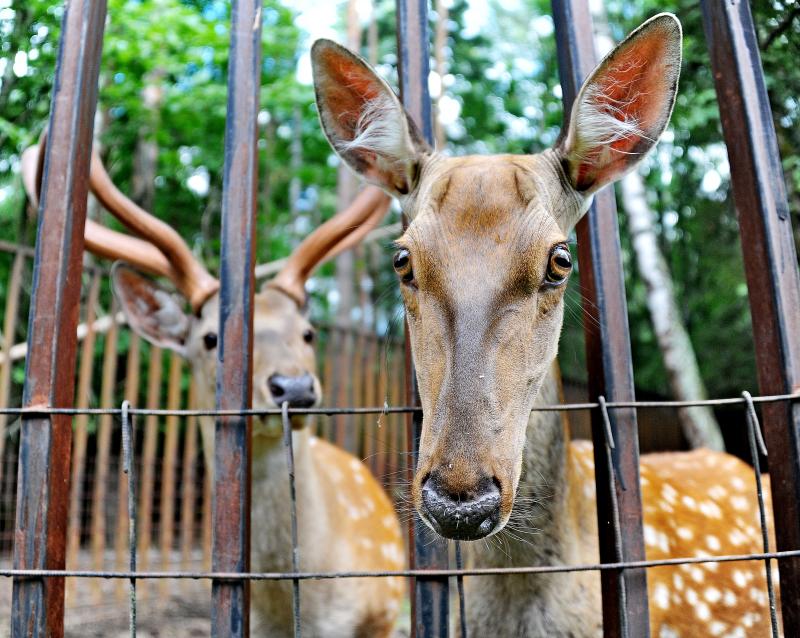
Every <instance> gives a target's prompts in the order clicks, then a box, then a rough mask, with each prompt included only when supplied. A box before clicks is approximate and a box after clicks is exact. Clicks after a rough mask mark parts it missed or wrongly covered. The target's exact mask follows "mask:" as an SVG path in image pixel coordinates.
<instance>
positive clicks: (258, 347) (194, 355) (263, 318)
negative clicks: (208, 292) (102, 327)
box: [114, 266, 321, 437]
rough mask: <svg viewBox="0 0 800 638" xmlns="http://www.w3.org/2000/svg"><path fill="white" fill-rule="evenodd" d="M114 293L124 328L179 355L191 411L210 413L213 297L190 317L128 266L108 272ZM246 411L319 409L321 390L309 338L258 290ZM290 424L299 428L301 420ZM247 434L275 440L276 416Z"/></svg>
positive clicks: (285, 299)
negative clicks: (191, 385) (192, 398)
mask: <svg viewBox="0 0 800 638" xmlns="http://www.w3.org/2000/svg"><path fill="white" fill-rule="evenodd" d="M114 289H115V292H116V293H117V296H118V298H119V299H120V301H121V303H122V306H123V309H124V310H125V313H126V315H127V317H128V321H129V323H130V324H131V326H132V327H133V328H134V329H135V330H137V332H139V333H140V334H142V335H143V336H144V337H145V338H146V339H148V340H149V341H150V342H151V343H153V344H154V345H157V346H161V347H167V348H170V349H172V350H175V351H176V352H178V353H180V354H181V355H183V356H184V357H185V358H186V359H187V360H188V361H189V363H190V364H191V366H192V372H193V374H194V379H195V383H196V384H197V388H196V395H197V398H198V407H201V408H206V409H212V408H213V407H214V400H215V394H216V378H217V357H218V352H217V349H218V347H219V343H218V341H219V296H218V295H217V294H214V295H213V296H212V297H211V298H209V300H208V301H206V302H205V303H204V304H203V306H202V307H201V308H200V311H199V312H198V313H197V314H196V315H187V314H184V312H183V303H182V302H181V300H179V299H177V298H176V297H175V296H173V295H172V294H170V293H169V292H167V291H166V290H164V289H162V288H160V287H159V285H158V284H157V283H156V282H154V281H153V280H151V279H148V278H145V277H143V276H142V275H140V274H138V273H137V272H136V271H134V270H133V269H131V268H129V267H119V266H118V267H116V268H115V269H114ZM253 333H254V340H253V362H252V363H253V407H254V408H255V409H259V408H262V409H269V408H278V407H280V406H281V405H282V404H283V403H284V402H287V403H289V406H290V407H293V408H308V407H312V406H315V405H317V404H318V403H319V401H320V397H321V388H320V382H319V378H318V377H317V374H316V357H315V353H314V348H315V340H316V333H315V331H314V328H313V327H312V326H311V324H310V323H309V321H308V319H307V318H306V316H305V314H304V313H303V312H302V310H301V309H300V308H299V307H298V305H297V303H296V302H295V301H294V299H292V298H291V297H289V296H288V295H287V294H285V293H284V292H282V291H280V290H278V289H275V288H272V287H270V286H269V285H266V286H265V287H264V288H263V289H262V290H261V291H260V292H259V293H258V294H257V295H255V298H254V309H253ZM293 424H294V425H295V426H296V427H299V426H301V425H302V424H303V418H302V417H301V416H296V417H293ZM253 429H254V434H256V435H265V436H271V437H276V436H280V433H281V423H280V418H279V417H274V418H257V419H256V420H255V421H254V428H253Z"/></svg>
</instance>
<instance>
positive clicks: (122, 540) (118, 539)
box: [114, 331, 142, 598]
mask: <svg viewBox="0 0 800 638" xmlns="http://www.w3.org/2000/svg"><path fill="white" fill-rule="evenodd" d="M141 345H142V340H141V338H140V337H139V335H137V334H136V333H135V332H133V331H131V332H130V341H129V342H128V357H127V361H126V363H125V400H126V401H127V402H128V403H129V404H132V405H136V402H137V401H138V397H139V362H140V351H141ZM124 461H125V459H124V455H123V453H122V450H120V457H119V471H118V473H117V529H116V531H115V536H114V555H115V564H116V566H117V569H119V570H122V569H125V565H126V564H127V562H126V556H127V552H126V548H127V542H128V492H129V490H130V489H131V485H130V480H129V479H130V477H129V476H128V475H127V474H126V473H125V462H124ZM123 585H124V583H123V582H122V581H121V580H120V581H118V582H117V598H121V597H122V596H124V594H125V592H124V589H123Z"/></svg>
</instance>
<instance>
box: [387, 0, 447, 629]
mask: <svg viewBox="0 0 800 638" xmlns="http://www.w3.org/2000/svg"><path fill="white" fill-rule="evenodd" d="M429 48H430V38H429V36H428V2H427V0H397V67H398V68H397V71H398V76H399V78H400V96H401V99H402V101H403V105H404V106H405V107H406V110H407V111H408V113H409V114H410V115H411V117H412V118H414V121H415V122H416V124H417V126H419V128H420V131H422V135H423V136H424V137H425V139H426V140H427V141H428V143H429V144H431V145H433V143H434V140H433V117H432V109H431V96H430V93H429V92H428V76H429V75H430V53H429ZM405 376H406V392H407V393H408V399H409V403H410V404H411V405H419V393H418V391H417V383H416V374H415V373H414V366H413V362H412V360H411V348H410V344H409V343H408V328H407V327H406V375H405ZM406 427H407V429H408V436H407V439H408V441H409V442H411V443H412V450H411V451H412V454H411V455H410V456H409V467H408V474H409V476H408V478H409V480H411V478H412V477H413V472H414V468H415V467H416V463H417V450H418V449H419V438H420V435H421V433H422V413H420V412H416V413H414V414H413V415H412V417H411V418H410V419H408V421H407V425H406ZM424 525H425V524H424V523H423V522H422V520H421V519H420V518H419V517H418V516H415V517H414V520H413V523H412V524H410V525H409V559H410V563H411V566H412V567H420V568H430V569H433V568H442V567H446V566H447V565H448V552H447V543H446V542H433V543H431V542H429V541H427V542H426V541H425V540H424V536H423V534H422V533H421V532H422V531H423V530H422V527H423V526H424ZM413 591H414V595H413V596H412V598H411V635H412V636H416V638H432V637H433V636H440V637H442V638H445V637H446V636H447V632H448V626H449V621H448V614H449V608H448V599H449V582H448V580H447V579H446V578H431V577H427V576H425V577H419V578H416V579H415V581H414V586H413Z"/></svg>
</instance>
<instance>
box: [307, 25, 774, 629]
mask: <svg viewBox="0 0 800 638" xmlns="http://www.w3.org/2000/svg"><path fill="white" fill-rule="evenodd" d="M312 62H313V65H314V75H315V85H316V93H317V105H318V108H319V112H320V119H321V122H322V126H323V128H324V130H325V133H326V135H327V136H328V139H329V140H330V142H331V144H332V146H333V148H334V149H335V150H336V152H337V153H338V154H339V155H340V156H341V157H342V159H343V160H344V161H345V162H347V163H348V164H349V165H350V167H351V168H352V169H353V170H355V171H356V172H357V173H359V174H360V175H362V176H363V177H365V178H366V179H367V180H368V181H370V182H372V183H374V184H377V185H379V186H381V187H382V188H383V189H384V190H386V191H387V192H388V193H390V194H391V195H393V196H395V197H397V198H398V199H399V201H400V203H401V205H402V207H403V210H404V212H405V213H406V215H407V216H408V217H409V219H410V220H411V222H410V224H409V226H408V229H407V230H406V232H405V233H404V234H403V235H402V236H401V237H400V238H399V239H398V240H397V246H398V251H397V253H396V254H395V256H394V268H395V270H396V271H397V274H398V276H399V279H400V288H401V291H402V295H403V300H404V303H405V308H406V317H407V319H408V326H409V330H410V336H411V344H412V349H413V358H414V364H415V366H416V373H417V380H418V384H419V392H420V398H421V401H422V407H423V412H424V418H423V425H422V436H421V440H420V446H419V457H418V463H417V468H416V474H415V478H414V481H413V484H412V487H411V496H412V498H413V502H414V505H415V508H416V510H417V512H418V513H419V515H420V517H421V518H422V519H423V520H424V521H425V523H426V524H427V525H428V526H429V527H430V528H431V529H432V530H434V531H435V532H437V533H438V534H440V535H442V536H444V537H446V538H452V539H462V540H473V541H476V540H479V539H484V538H487V537H490V536H492V535H494V534H498V535H499V537H498V538H499V539H501V541H502V542H494V543H493V542H491V541H490V542H487V543H483V542H480V543H470V547H469V554H470V562H471V564H472V565H474V566H479V567H490V566H523V565H557V564H570V563H573V564H574V563H593V562H597V560H598V546H597V521H596V502H595V491H594V478H593V471H594V468H593V455H592V448H591V444H588V443H586V442H571V441H570V439H569V436H568V433H567V431H566V428H565V426H564V425H562V422H561V419H560V418H559V417H558V416H557V414H555V413H551V412H533V413H532V412H531V409H532V408H533V407H534V406H535V405H537V403H538V404H540V405H542V404H550V403H557V402H558V384H557V376H556V374H555V372H554V368H553V366H554V360H555V358H556V353H557V350H558V338H559V333H560V330H561V324H562V318H563V312H564V301H563V297H564V289H565V284H566V281H567V279H568V278H569V275H570V272H571V270H572V258H571V256H570V252H569V250H568V248H567V245H566V241H567V236H568V234H569V233H570V231H571V229H572V228H573V226H574V225H575V224H576V222H577V221H578V220H579V219H580V217H581V216H582V215H583V214H584V213H585V212H586V211H587V209H588V208H589V205H590V203H591V200H592V196H593V194H594V193H595V192H597V191H598V190H599V189H600V188H602V187H604V186H606V185H608V184H610V183H612V182H614V181H615V180H617V179H619V178H620V177H621V176H622V175H623V174H625V173H626V172H627V171H629V170H631V169H632V168H633V167H634V166H635V165H636V164H637V163H638V162H639V161H640V160H641V159H642V157H644V155H645V154H646V153H647V152H648V151H649V150H650V149H651V148H652V147H653V146H654V145H655V144H656V141H657V140H658V138H659V136H660V135H661V133H662V132H663V130H664V128H665V127H666V126H667V122H668V121H669V117H670V114H671V111H672V107H673V104H674V101H675V94H676V91H677V86H678V75H679V72H680V63H681V27H680V23H679V22H678V20H677V19H676V18H675V16H673V15H670V14H661V15H658V16H656V17H654V18H652V19H651V20H649V21H647V22H646V23H645V24H643V25H642V26H641V27H639V28H638V29H637V30H636V31H634V32H633V33H632V34H631V35H630V36H629V37H628V38H627V39H625V40H624V41H623V42H622V43H621V44H619V45H618V46H617V48H616V49H615V50H614V51H612V52H611V53H610V54H609V55H608V56H607V57H606V58H605V59H604V60H603V61H602V62H601V63H600V64H599V66H598V67H597V68H596V69H595V70H594V71H593V73H592V74H591V75H590V76H589V78H588V79H587V81H586V82H585V84H584V85H583V87H582V89H581V91H580V93H579V95H578V97H577V99H576V100H575V104H574V106H573V107H572V111H571V113H570V115H569V117H568V118H567V119H566V125H565V128H564V130H563V131H562V134H561V136H560V137H559V139H558V141H557V143H556V145H555V146H554V147H553V148H551V149H549V150H546V151H544V152H542V153H538V154H536V155H516V156H512V155H493V156H468V157H446V156H444V155H441V154H438V153H437V152H435V151H434V150H433V149H431V148H430V147H429V146H428V145H427V144H426V143H425V142H424V141H423V139H422V136H421V135H420V133H419V131H418V129H417V127H416V126H415V125H414V122H413V121H412V120H411V118H410V117H409V115H408V114H407V113H406V112H405V111H404V109H403V107H402V105H401V104H400V101H399V100H398V99H397V97H396V96H395V94H394V92H393V91H392V90H391V89H390V88H389V86H388V85H387V84H386V83H385V82H384V81H383V80H382V79H380V78H379V77H378V76H377V75H376V73H375V72H374V71H373V70H372V69H371V68H370V67H369V65H368V64H367V63H366V62H365V61H364V60H362V59H361V58H359V57H358V56H356V55H354V54H352V53H350V52H349V51H347V50H346V49H344V48H342V47H341V46H339V45H337V44H335V43H333V42H330V41H327V40H319V41H317V42H316V43H315V45H314V48H313V51H312ZM641 486H642V494H643V499H644V538H645V543H646V550H647V556H648V558H650V559H658V558H665V557H684V556H692V557H693V556H705V555H710V554H734V553H747V552H752V551H760V550H761V546H760V534H759V525H758V516H757V505H756V495H755V489H754V485H753V474H752V470H751V469H750V468H749V467H748V466H747V465H746V464H745V463H742V462H741V461H739V460H737V459H736V458H734V457H732V456H729V455H726V454H722V453H716V452H711V451H708V450H697V451H694V452H689V453H673V454H653V455H646V456H643V457H642V461H641ZM518 493H519V494H520V495H521V496H520V498H519V499H518V501H519V502H518V503H517V506H516V507H515V498H516V495H517V494H518ZM509 521H513V529H514V530H522V532H519V531H517V533H516V534H514V533H508V532H505V531H504V528H506V526H507V525H508V524H509ZM520 533H523V534H524V537H520V536H519V534H520ZM775 573H776V574H777V570H775ZM648 578H649V592H650V618H651V625H652V634H653V635H654V636H661V637H674V636H691V637H696V636H741V637H744V636H756V635H758V636H763V635H767V634H768V632H769V609H768V603H767V593H766V588H765V577H764V567H763V563H761V562H739V563H704V564H698V565H682V566H679V567H661V568H657V569H652V570H650V572H649V575H648ZM466 613H467V623H468V625H469V631H470V635H471V636H476V637H483V636H493V637H495V638H501V637H509V638H510V637H518V636H527V637H532V636H547V637H555V636H564V637H566V636H573V637H577V636H599V635H601V633H602V621H601V604H600V578H599V576H598V575H597V573H589V572H584V573H575V574H530V575H515V576H495V577H483V576H481V577H468V578H467V605H466Z"/></svg>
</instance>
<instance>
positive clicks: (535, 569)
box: [0, 549, 800, 580]
mask: <svg viewBox="0 0 800 638" xmlns="http://www.w3.org/2000/svg"><path fill="white" fill-rule="evenodd" d="M797 557H800V549H794V550H788V551H783V552H762V553H753V554H728V555H723V556H693V557H686V558H663V559H658V560H639V561H628V562H619V563H589V564H583V565H540V566H532V567H490V568H478V569H401V570H395V571H345V572H192V571H175V572H165V571H156V572H153V571H145V572H130V571H128V572H121V571H88V570H66V569H0V578H2V577H6V578H103V579H117V578H125V579H130V578H136V579H161V580H163V579H175V580H208V579H213V580H329V579H336V578H396V577H399V578H424V577H429V578H443V577H447V576H502V575H503V574H556V573H567V572H589V571H609V570H612V571H614V570H616V571H619V570H623V569H642V568H645V569H647V568H653V567H670V566H677V565H694V564H697V563H734V562H744V561H752V560H765V559H768V558H770V559H773V558H774V559H781V558H797Z"/></svg>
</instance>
